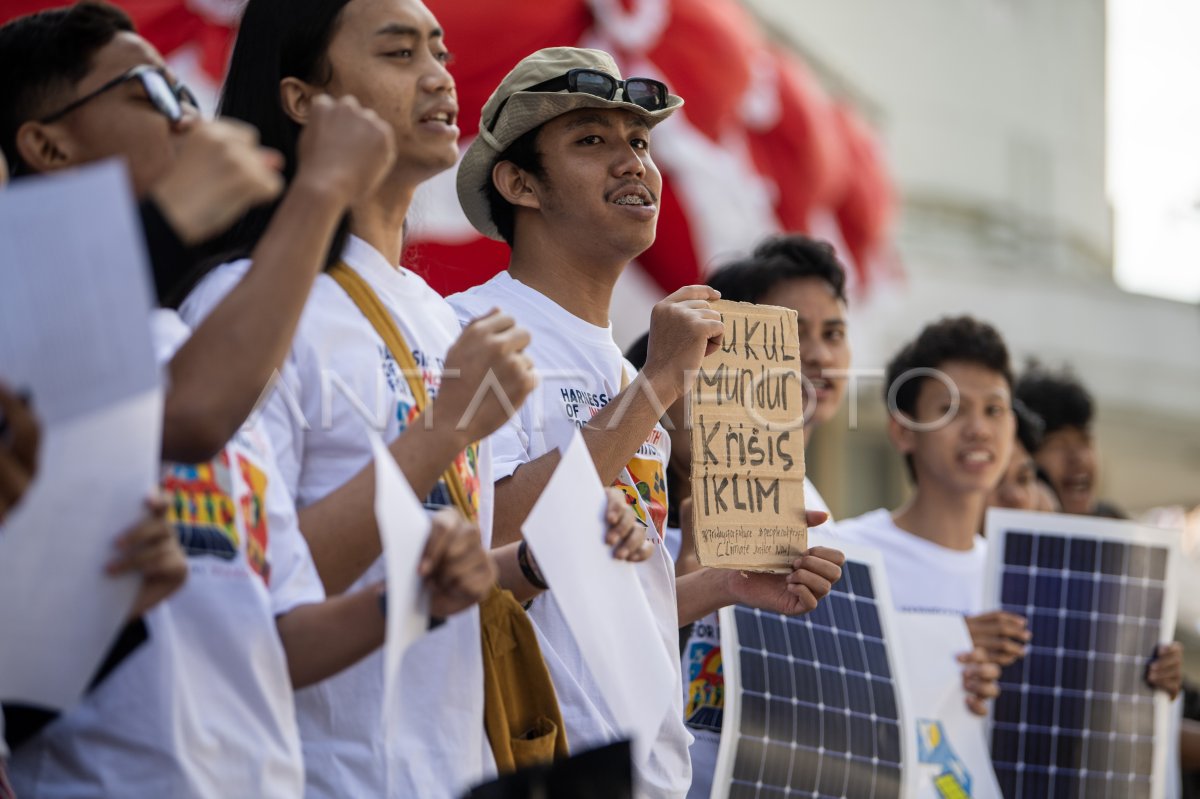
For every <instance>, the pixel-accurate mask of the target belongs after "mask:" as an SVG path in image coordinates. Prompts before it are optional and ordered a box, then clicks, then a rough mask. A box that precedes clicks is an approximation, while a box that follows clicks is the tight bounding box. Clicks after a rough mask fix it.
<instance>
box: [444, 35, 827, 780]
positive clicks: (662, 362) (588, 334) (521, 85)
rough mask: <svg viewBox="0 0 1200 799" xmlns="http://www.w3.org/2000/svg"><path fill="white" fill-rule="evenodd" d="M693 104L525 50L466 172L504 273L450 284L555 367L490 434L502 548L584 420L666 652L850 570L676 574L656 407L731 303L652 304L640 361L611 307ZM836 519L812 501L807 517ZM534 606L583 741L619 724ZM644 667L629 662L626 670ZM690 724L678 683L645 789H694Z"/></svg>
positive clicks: (471, 206) (572, 51)
mask: <svg viewBox="0 0 1200 799" xmlns="http://www.w3.org/2000/svg"><path fill="white" fill-rule="evenodd" d="M682 104H683V101H682V100H681V99H680V98H679V97H676V96H675V95H672V94H670V92H669V91H668V89H667V87H666V86H665V85H664V84H662V83H661V82H659V81H656V80H652V79H647V78H635V77H631V78H629V79H627V80H622V78H621V73H620V72H619V70H618V69H617V66H616V64H615V62H614V61H613V59H612V57H611V56H609V55H608V54H607V53H603V52H600V51H597V50H584V49H577V48H565V47H564V48H550V49H546V50H541V51H539V52H537V53H534V54H533V55H531V56H529V57H527V58H525V59H524V60H523V61H521V62H520V63H519V64H518V65H517V66H516V67H515V68H514V69H513V71H512V72H510V73H509V74H508V76H507V77H505V78H504V80H503V81H502V82H501V83H500V86H499V87H498V88H497V89H496V91H495V92H494V93H493V94H492V96H491V98H490V99H489V100H488V102H487V103H486V105H485V106H484V108H483V114H482V118H481V121H480V133H479V136H478V137H477V138H476V139H475V141H474V142H473V143H472V144H471V146H470V148H469V149H468V150H467V153H466V155H465V156H464V158H463V161H462V163H461V164H460V166H459V171H458V196H459V201H460V202H461V204H462V206H463V210H464V211H465V212H466V215H467V218H468V219H470V220H471V223H472V224H473V225H474V226H475V227H476V229H478V230H479V231H480V232H481V233H483V234H484V235H486V236H488V237H490V238H493V239H502V240H504V241H506V242H507V243H508V244H509V246H510V247H511V248H512V255H511V259H510V261H509V266H508V270H507V271H505V272H501V273H500V274H498V275H497V276H496V277H495V278H493V279H492V280H490V281H488V282H487V283H485V284H483V285H481V286H477V287H475V288H473V289H471V290H469V291H467V292H464V293H462V294H459V295H456V296H454V297H452V298H450V302H451V305H453V306H454V307H455V309H456V310H457V311H458V314H459V317H460V320H461V321H464V322H466V321H468V320H470V319H473V318H475V317H476V316H478V315H480V314H482V313H486V312H487V311H488V310H489V309H490V308H493V307H497V306H498V307H500V308H501V309H502V310H503V311H505V312H506V313H508V314H510V315H511V316H513V317H514V318H515V319H517V320H518V323H519V324H521V325H523V326H525V327H527V328H528V329H529V330H530V332H531V333H532V342H531V344H530V346H529V348H528V349H527V350H526V353H527V354H528V355H529V357H530V358H531V359H532V360H533V361H534V364H535V365H536V367H537V368H538V371H539V373H540V375H541V377H542V382H541V384H540V385H539V386H538V388H537V389H535V392H534V394H533V395H531V396H530V399H529V400H527V401H526V403H525V405H524V406H523V407H522V408H521V410H520V411H519V412H518V413H517V415H515V416H514V417H512V418H511V419H510V420H509V423H508V424H507V425H505V426H504V427H503V428H501V430H500V431H499V432H498V433H496V434H495V435H494V436H493V438H492V442H493V469H494V471H495V477H496V480H497V483H496V516H495V520H494V536H495V544H496V545H499V544H503V543H507V542H510V541H513V540H516V539H517V538H518V537H519V536H520V526H521V523H522V522H523V521H524V519H525V516H526V515H527V514H528V512H529V510H530V508H531V507H532V505H533V502H534V501H535V499H536V498H537V496H538V493H539V491H540V489H541V486H543V485H544V484H545V482H546V480H547V478H548V477H549V475H550V474H551V473H552V471H553V470H554V467H555V465H556V464H557V460H558V456H557V452H556V450H557V448H558V447H560V446H563V445H565V444H566V443H567V442H568V441H569V440H570V437H571V435H572V434H573V433H574V431H575V430H576V429H581V430H582V432H583V436H584V439H585V440H586V442H587V444H588V448H589V450H590V451H591V454H592V458H593V460H594V461H595V464H596V468H597V470H598V471H599V473H600V476H601V478H602V479H604V480H605V481H610V482H612V483H614V485H616V486H618V487H620V488H621V489H622V490H623V491H624V492H625V493H626V495H627V496H628V498H629V502H630V504H631V505H632V506H633V507H634V508H635V510H636V512H637V514H638V517H639V519H640V520H641V521H642V523H643V524H645V525H646V536H647V539H648V540H649V541H650V542H652V543H653V544H654V545H655V554H654V557H652V558H651V559H650V561H648V562H647V563H645V564H644V565H642V566H640V567H639V568H638V576H639V579H640V580H641V581H642V585H643V587H644V588H645V591H646V595H647V597H648V598H649V600H650V603H651V606H652V608H653V610H654V612H655V615H656V617H657V619H658V624H659V632H660V634H661V636H662V640H663V646H664V647H666V648H667V650H668V651H669V652H677V651H678V634H679V633H678V628H679V626H680V624H683V623H687V622H690V621H692V620H695V619H698V618H701V617H702V616H704V615H706V614H708V613H710V612H712V611H714V610H716V609H717V608H719V607H722V606H724V605H727V604H732V603H735V602H740V603H743V604H749V605H752V606H756V607H760V608H766V609H770V610H773V611H775V612H782V613H803V612H807V611H809V610H812V609H813V608H814V607H816V605H817V602H818V601H819V600H820V599H821V598H822V597H823V596H825V594H826V593H828V591H829V589H830V586H831V585H832V584H833V583H834V582H836V581H837V579H838V578H839V577H840V576H841V569H840V566H841V563H842V561H843V558H842V556H841V553H839V552H836V551H834V550H828V549H813V550H811V551H810V552H808V553H807V554H806V555H805V556H804V557H802V558H798V559H797V560H796V561H795V563H794V564H793V567H794V571H792V572H791V573H790V574H788V575H762V574H755V575H745V574H740V573H738V572H733V571H718V570H711V569H702V570H700V571H698V572H696V573H694V574H690V575H687V576H686V577H683V578H681V579H680V580H679V581H678V584H677V583H676V580H675V576H674V567H673V564H672V562H671V557H670V555H669V553H668V552H667V549H666V547H664V546H662V545H661V541H662V539H661V535H662V529H663V522H664V520H665V517H666V507H667V496H666V481H665V474H666V462H667V459H668V456H669V452H670V439H669V438H668V436H667V435H666V431H665V430H664V429H663V428H662V427H661V425H660V424H659V422H658V420H659V418H660V417H661V416H662V413H663V409H664V408H666V407H667V406H669V405H671V404H672V403H673V402H675V401H676V400H677V399H679V398H680V397H682V396H683V395H684V394H685V393H686V391H687V389H688V385H687V376H688V374H689V373H690V372H691V371H692V370H695V369H697V368H698V367H699V365H700V361H701V359H702V358H703V357H704V355H705V354H706V353H707V352H709V351H711V349H712V348H714V347H716V346H717V345H718V344H719V342H720V339H721V336H722V334H723V332H724V331H723V326H722V324H721V321H720V316H719V314H718V313H717V312H716V311H714V310H712V309H711V308H710V307H709V302H710V301H712V300H715V299H718V297H719V294H718V293H717V292H716V291H714V290H712V289H710V288H708V287H707V286H687V287H684V288H682V289H680V290H678V291H676V292H675V293H673V294H671V295H670V296H669V297H667V298H666V299H665V300H663V301H662V302H660V303H659V304H658V305H656V306H655V308H654V311H653V313H652V316H651V323H650V331H651V332H650V345H649V355H648V358H647V362H646V366H645V368H644V369H643V370H642V372H641V373H640V374H638V373H636V372H635V371H634V370H633V368H632V367H631V366H630V365H629V364H628V363H627V362H626V361H625V360H624V358H623V357H622V355H621V351H620V350H619V349H618V348H617V345H616V344H615V342H614V341H613V339H612V327H611V324H610V323H609V320H608V313H609V304H610V302H611V300H612V292H613V287H614V285H615V284H616V281H617V278H618V277H619V276H620V274H621V272H622V271H623V270H624V268H625V266H626V265H627V264H628V263H629V262H630V261H631V260H632V259H633V258H635V257H637V255H639V254H640V253H642V252H643V251H645V250H646V248H648V247H649V246H650V245H651V244H652V243H653V241H654V234H655V227H656V224H657V220H658V201H659V196H660V194H661V191H662V178H661V176H660V175H659V172H658V168H657V167H656V166H655V165H654V161H653V160H652V158H651V157H650V149H651V148H650V139H651V129H652V128H654V126H656V125H657V124H658V123H659V122H662V121H663V120H665V119H666V118H667V117H669V116H670V115H671V114H672V113H673V112H674V111H675V110H676V109H677V108H679V107H680V106H681V105H682ZM823 520H824V514H816V513H814V514H810V515H809V519H808V522H809V524H819V523H820V522H821V521H823ZM529 612H530V616H531V617H532V618H533V620H534V623H535V625H536V626H537V628H538V631H539V637H540V640H541V643H542V652H543V654H544V655H545V658H546V662H547V665H548V666H549V668H550V673H551V676H552V678H553V679H554V684H555V688H556V690H557V692H558V698H559V704H560V707H561V708H562V712H563V720H564V722H565V723H566V726H567V738H568V740H569V741H570V743H571V747H572V749H573V750H575V751H581V750H584V749H588V748H591V747H593V746H596V745H599V744H602V743H605V742H607V741H611V740H613V739H614V738H616V737H618V733H617V730H616V725H615V722H614V719H613V717H612V715H611V713H610V712H609V710H608V708H607V706H606V705H605V704H604V701H603V699H601V698H600V692H599V690H598V688H597V686H596V683H595V681H594V679H593V677H592V675H591V674H590V673H589V672H588V668H587V665H586V663H585V662H584V660H583V656H582V654H581V652H580V650H579V648H578V646H577V645H576V643H575V641H574V639H573V638H572V636H571V633H570V632H569V630H568V629H567V626H566V623H565V621H564V619H563V617H562V615H561V611H560V610H559V609H558V606H557V605H556V604H555V601H554V599H553V597H552V596H551V595H544V596H543V597H538V598H537V599H535V600H534V602H533V604H532V605H531V607H530V611H529ZM671 660H672V662H674V663H675V664H676V668H678V659H677V658H675V657H672V658H671ZM637 669H638V664H637V663H630V664H629V670H630V678H631V679H637ZM675 678H676V680H678V679H679V674H678V673H676V675H675ZM690 737H691V736H690V735H689V734H688V732H687V730H686V729H685V728H684V725H683V714H682V694H679V695H677V696H675V697H673V701H672V704H671V709H670V712H669V714H668V716H667V717H666V718H665V719H664V720H663V723H662V726H661V728H660V729H659V732H658V735H657V738H656V740H655V741H654V742H653V745H652V747H651V755H650V757H649V758H648V760H647V761H646V762H644V763H639V764H636V773H637V781H638V795H639V796H647V797H682V796H684V795H685V794H686V793H687V789H688V785H689V784H690V781H691V765H690V762H689V760H688V752H687V747H688V743H689V740H690Z"/></svg>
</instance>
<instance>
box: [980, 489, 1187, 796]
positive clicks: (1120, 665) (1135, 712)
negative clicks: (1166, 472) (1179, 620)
mask: <svg viewBox="0 0 1200 799" xmlns="http://www.w3.org/2000/svg"><path fill="white" fill-rule="evenodd" d="M987 536H988V540H989V544H990V545H989V551H988V571H987V585H986V587H985V594H984V597H985V606H987V607H1000V608H1002V609H1003V610H1007V611H1010V612H1012V613H1017V614H1020V615H1022V616H1025V618H1026V619H1027V621H1028V625H1029V630H1030V632H1031V633H1032V634H1033V639H1032V641H1031V642H1030V646H1029V654H1028V655H1026V657H1025V658H1023V659H1021V660H1019V661H1017V662H1016V663H1014V664H1012V665H1011V666H1009V667H1008V668H1006V669H1005V670H1004V672H1003V674H1002V675H1001V678H1000V687H1001V692H1002V693H1001V696H1000V698H999V699H997V700H996V702H995V705H994V707H993V710H992V732H991V747H992V760H993V763H994V765H995V769H996V777H997V779H998V780H999V782H1000V787H1001V790H1002V791H1003V793H1004V796H1005V797H1006V799H1034V798H1035V797H1054V799H1069V798H1073V797H1079V798H1080V799H1084V798H1085V797H1086V799H1095V798H1096V797H1121V799H1125V797H1142V796H1145V797H1150V796H1161V795H1162V790H1163V786H1164V784H1165V783H1164V780H1165V773H1164V772H1165V765H1166V754H1167V752H1166V746H1167V745H1169V743H1170V738H1169V724H1170V719H1169V714H1168V708H1169V701H1168V699H1167V698H1166V695H1165V694H1163V693H1162V692H1161V691H1153V690H1152V689H1151V688H1150V687H1149V686H1147V685H1146V683H1145V680H1144V679H1143V676H1144V674H1145V670H1146V666H1147V664H1148V663H1149V661H1150V658H1151V656H1152V655H1153V653H1154V649H1155V646H1156V645H1157V644H1159V643H1160V642H1163V641H1168V640H1171V638H1172V637H1173V632H1174V627H1175V603H1176V594H1175V592H1176V591H1177V586H1176V577H1175V575H1176V573H1177V569H1178V547H1179V534H1178V533H1177V532H1173V531H1168V530H1158V529H1155V528H1150V527H1144V526H1141V525H1137V524H1134V523H1131V522H1120V521H1114V520H1109V519H1094V518H1090V517H1086V516H1069V515H1062V514H1044V513H1026V512H1018V511H989V512H988V519H987Z"/></svg>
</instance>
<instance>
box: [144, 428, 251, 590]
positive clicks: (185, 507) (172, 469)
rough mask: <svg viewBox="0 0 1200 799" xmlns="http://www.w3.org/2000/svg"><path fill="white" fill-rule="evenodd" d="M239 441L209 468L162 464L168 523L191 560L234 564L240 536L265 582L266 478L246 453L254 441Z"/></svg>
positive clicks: (204, 465) (249, 557) (249, 439)
mask: <svg viewBox="0 0 1200 799" xmlns="http://www.w3.org/2000/svg"><path fill="white" fill-rule="evenodd" d="M237 440H238V442H239V444H240V446H238V447H234V446H233V445H230V446H228V447H226V448H225V449H223V450H221V452H220V453H219V454H218V455H217V456H216V457H215V458H213V459H212V460H211V461H209V462H208V463H193V464H182V463H169V464H166V474H165V476H164V477H163V480H162V489H163V491H164V492H165V493H166V495H167V498H168V499H167V522H168V523H170V524H172V525H174V527H175V532H176V534H177V535H178V536H179V543H180V544H181V545H182V547H183V551H184V552H185V553H186V554H187V556H188V557H189V558H200V557H206V556H211V557H216V558H219V559H220V560H223V561H232V560H234V559H236V558H237V554H238V550H239V549H240V548H241V546H242V538H243V537H244V538H245V547H246V561H247V563H248V564H249V566H250V568H251V569H252V570H253V571H254V573H255V574H257V575H258V576H259V577H261V578H262V580H263V582H264V583H269V580H270V571H271V569H270V564H269V562H268V561H267V543H268V541H269V540H270V530H269V525H268V521H267V519H268V517H267V473H266V471H265V470H264V469H263V468H262V464H261V462H256V461H255V460H254V458H253V455H252V454H251V452H252V451H251V450H250V449H248V448H251V447H253V446H254V445H255V440H254V439H253V438H252V437H248V436H244V435H242V434H241V433H239V434H238V438H237ZM239 483H240V487H237V486H238V484H239Z"/></svg>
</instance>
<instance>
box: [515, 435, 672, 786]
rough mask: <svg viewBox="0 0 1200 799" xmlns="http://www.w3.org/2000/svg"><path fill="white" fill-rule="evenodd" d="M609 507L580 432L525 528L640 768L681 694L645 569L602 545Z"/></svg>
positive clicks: (538, 560)
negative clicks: (641, 575)
mask: <svg viewBox="0 0 1200 799" xmlns="http://www.w3.org/2000/svg"><path fill="white" fill-rule="evenodd" d="M607 504H608V501H607V497H606V494H605V491H604V485H603V484H602V483H601V482H600V476H599V475H598V474H597V473H596V467H595V464H593V463H592V458H591V455H590V454H589V453H588V449H587V445H586V444H585V443H584V441H583V437H582V436H581V435H579V433H578V432H577V433H576V434H575V436H574V437H573V438H572V440H571V443H570V444H569V445H568V446H567V448H566V450H565V451H563V453H562V459H561V460H560V461H559V464H558V468H557V469H555V471H554V474H553V475H552V476H551V478H550V480H549V482H547V483H546V488H545V489H544V490H543V491H542V495H541V497H540V498H539V499H538V501H537V503H536V504H535V505H534V506H533V510H532V511H531V512H530V514H529V518H527V519H526V520H525V524H524V525H523V526H522V528H521V529H522V532H523V533H524V535H525V540H526V541H527V542H529V546H530V547H531V548H532V549H533V554H534V557H535V558H537V562H538V566H539V568H540V569H541V571H542V574H543V575H544V576H545V578H546V582H547V583H548V584H549V585H550V588H551V590H552V591H553V592H554V599H555V600H556V601H557V602H558V605H559V607H560V608H561V609H562V613H563V617H564V618H565V619H566V621H567V625H568V626H569V627H570V628H571V633H572V635H574V636H575V641H576V643H577V644H578V645H579V649H580V651H581V652H582V653H583V655H584V658H585V660H586V661H587V663H588V665H589V668H590V669H591V672H592V675H593V676H594V677H595V679H596V682H597V683H598V684H599V685H600V686H601V688H602V690H603V693H604V701H605V703H606V704H607V705H608V707H609V709H610V710H611V711H612V713H613V716H614V717H615V718H616V720H617V724H618V725H619V726H620V728H621V730H622V732H623V733H624V734H626V735H628V736H630V737H631V738H632V739H633V748H634V758H635V760H636V761H637V762H639V763H640V762H644V760H645V758H646V757H647V756H648V755H649V753H650V745H651V744H652V743H653V742H654V740H655V736H656V735H657V733H658V730H659V728H660V727H661V726H662V722H663V719H664V718H665V717H666V713H667V709H668V707H669V706H670V701H671V695H672V693H671V692H673V691H679V690H680V687H679V686H678V685H675V684H674V682H675V681H674V678H673V675H675V674H676V673H677V670H676V669H675V668H674V667H673V666H672V664H671V662H670V661H669V660H668V659H667V653H666V650H665V649H664V648H663V644H662V638H661V636H660V635H659V633H658V626H657V623H656V622H655V620H654V613H653V611H652V610H651V608H650V603H649V600H647V598H646V593H645V590H644V589H643V588H642V584H641V582H640V581H639V580H638V577H637V573H636V572H635V571H634V570H635V569H637V568H639V564H634V563H629V562H627V561H619V560H615V559H614V558H613V556H612V549H611V547H609V546H608V545H607V544H606V543H605V541H604V537H605V533H606V532H607V525H606V523H605V520H604V513H605V509H606V508H607ZM635 663H636V664H637V668H636V669H631V668H630V665H631V664H635ZM631 675H633V676H631Z"/></svg>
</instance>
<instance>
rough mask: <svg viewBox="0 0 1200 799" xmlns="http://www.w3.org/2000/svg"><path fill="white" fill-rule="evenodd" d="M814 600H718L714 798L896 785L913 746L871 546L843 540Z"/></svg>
mask: <svg viewBox="0 0 1200 799" xmlns="http://www.w3.org/2000/svg"><path fill="white" fill-rule="evenodd" d="M838 547H839V548H842V549H844V550H848V551H847V552H846V555H847V560H846V565H845V566H844V567H843V569H842V579H841V580H839V581H838V583H837V584H836V585H834V586H833V590H832V591H831V592H830V594H829V596H828V597H826V598H825V599H824V600H823V601H822V602H821V604H820V605H819V606H818V608H817V609H816V610H815V611H813V612H812V613H810V614H808V615H806V616H800V617H790V618H789V617H786V616H780V615H778V614H774V613H768V612H764V611H759V610H755V609H752V608H746V607H741V606H736V607H731V608H723V609H722V610H721V612H720V625H721V651H722V653H723V657H722V660H723V666H724V677H725V718H724V724H723V725H722V731H721V743H720V748H719V750H718V755H717V766H716V772H715V775H714V779H713V791H712V796H713V797H714V798H716V797H720V799H724V798H725V797H731V799H742V798H748V797H755V799H757V798H758V797H763V798H764V799H766V798H771V799H773V798H774V797H784V796H807V797H853V799H874V798H876V797H878V798H879V799H885V798H886V797H900V796H903V795H908V794H907V791H906V790H905V787H906V780H908V779H910V777H911V775H912V774H913V773H914V772H915V769H913V768H911V767H910V766H909V765H908V764H909V763H910V762H911V761H910V758H911V757H912V755H913V752H914V751H915V743H914V740H913V736H912V735H911V734H909V730H910V725H909V724H908V721H907V716H906V707H905V702H904V701H903V700H902V698H901V691H900V690H899V687H898V686H900V685H902V684H903V681H902V679H901V676H900V674H899V668H900V663H899V658H898V657H897V656H896V655H895V653H894V652H892V651H891V649H890V647H889V644H890V642H891V641H892V640H894V639H893V637H892V635H893V633H892V631H893V630H894V629H895V623H894V621H893V620H892V612H893V611H892V607H891V600H890V597H891V593H890V592H889V590H888V586H887V583H886V578H885V576H884V574H883V569H882V567H881V565H880V561H879V560H878V558H879V555H878V553H876V552H875V551H873V550H870V549H867V548H858V547H847V546H844V545H842V544H841V543H840V542H839V543H838Z"/></svg>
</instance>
